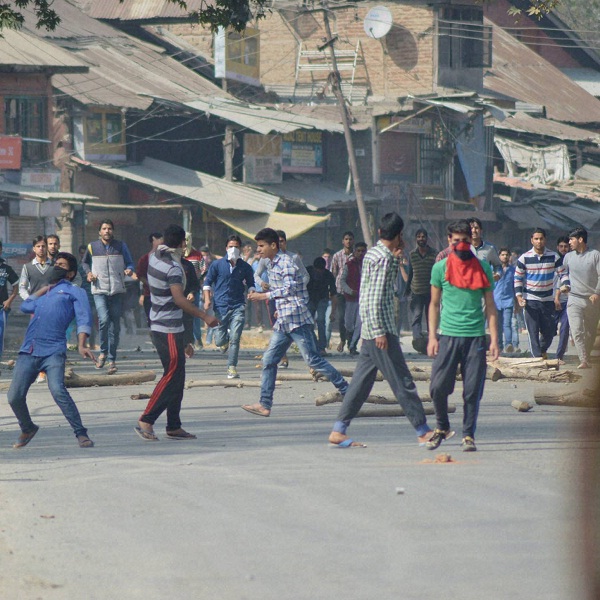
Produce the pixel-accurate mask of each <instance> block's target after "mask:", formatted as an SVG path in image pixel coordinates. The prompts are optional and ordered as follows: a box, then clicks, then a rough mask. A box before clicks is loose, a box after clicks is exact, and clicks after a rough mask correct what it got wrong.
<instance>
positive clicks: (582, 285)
mask: <svg viewBox="0 0 600 600" xmlns="http://www.w3.org/2000/svg"><path fill="white" fill-rule="evenodd" d="M569 247H570V248H571V252H567V254H565V257H564V259H563V265H564V266H565V267H566V268H567V270H568V272H569V281H570V284H571V288H570V292H569V299H568V300H567V316H568V317H569V326H570V328H571V333H572V335H573V341H574V342H575V348H576V349H577V354H578V356H579V366H578V367H577V368H578V369H589V368H590V366H589V361H590V353H591V351H592V348H593V347H594V340H595V339H596V331H597V329H598V320H599V319H600V252H598V250H591V249H590V248H588V245H587V231H586V230H585V229H584V228H583V227H576V228H575V229H573V231H571V232H570V233H569Z"/></svg>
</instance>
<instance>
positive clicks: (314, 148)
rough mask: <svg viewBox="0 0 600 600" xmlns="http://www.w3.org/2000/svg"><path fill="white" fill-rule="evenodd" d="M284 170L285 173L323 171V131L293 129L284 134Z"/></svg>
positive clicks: (315, 172)
mask: <svg viewBox="0 0 600 600" xmlns="http://www.w3.org/2000/svg"><path fill="white" fill-rule="evenodd" d="M281 150H282V170H283V172H284V173H311V174H318V175H320V174H322V173H323V133H322V132H321V131H302V130H298V131H293V132H291V133H287V134H285V135H284V136H283V144H282V148H281Z"/></svg>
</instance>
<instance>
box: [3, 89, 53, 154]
mask: <svg viewBox="0 0 600 600" xmlns="http://www.w3.org/2000/svg"><path fill="white" fill-rule="evenodd" d="M47 121H48V115H47V99H46V98H45V97H40V96H35V97H27V96H13V97H10V96H5V97H4V132H5V133H6V134H7V135H19V136H21V137H23V138H28V139H29V140H39V141H29V140H24V141H23V150H22V152H23V153H22V160H23V162H26V163H42V162H45V161H46V160H48V148H49V144H48V143H47V142H44V141H42V140H47V139H48V126H47Z"/></svg>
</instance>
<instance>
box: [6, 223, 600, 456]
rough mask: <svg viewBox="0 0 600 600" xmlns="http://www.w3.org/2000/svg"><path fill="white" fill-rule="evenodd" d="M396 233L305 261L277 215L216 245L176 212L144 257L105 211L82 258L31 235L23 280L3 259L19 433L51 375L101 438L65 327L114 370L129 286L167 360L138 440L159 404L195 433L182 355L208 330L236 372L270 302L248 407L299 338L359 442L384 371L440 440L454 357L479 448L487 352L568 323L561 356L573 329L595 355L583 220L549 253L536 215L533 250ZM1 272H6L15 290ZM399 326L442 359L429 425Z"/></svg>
mask: <svg viewBox="0 0 600 600" xmlns="http://www.w3.org/2000/svg"><path fill="white" fill-rule="evenodd" d="M403 230H404V222H403V220H402V218H401V217H400V216H399V215H398V214H396V213H389V214H387V215H385V216H384V217H383V218H382V220H381V222H380V226H379V229H378V237H379V239H378V241H377V243H376V244H375V246H374V247H372V248H370V249H369V248H368V247H367V244H365V243H364V242H357V243H355V238H354V234H353V232H351V231H346V232H344V234H343V236H342V248H341V249H340V250H339V251H338V252H335V253H333V252H332V251H331V250H329V249H325V251H324V252H323V253H322V256H319V257H317V258H316V259H315V260H314V262H313V264H312V265H311V266H309V267H308V269H307V268H305V266H304V264H303V262H302V259H301V257H300V256H299V255H298V254H295V253H292V252H290V251H288V250H287V238H286V235H285V232H284V231H275V230H273V229H270V228H265V229H262V230H261V231H259V232H258V233H257V234H256V236H255V239H254V242H255V243H256V248H254V245H253V244H252V243H250V242H246V243H242V240H241V238H240V237H239V236H237V235H230V236H229V237H227V239H226V240H225V241H224V244H223V251H224V254H223V256H222V257H218V256H214V255H213V254H212V253H211V252H210V250H209V248H208V247H207V246H203V247H201V248H200V249H199V250H197V249H195V248H194V247H193V246H192V244H191V239H190V237H189V234H186V232H185V231H184V230H183V229H182V228H181V227H179V226H178V225H170V226H168V227H167V228H166V229H165V231H164V232H152V233H150V235H149V236H148V242H149V244H150V249H149V252H148V253H147V254H144V255H143V256H142V257H141V258H140V259H139V261H138V262H137V265H135V264H134V262H133V258H132V255H131V252H130V251H129V248H128V246H127V244H126V243H125V242H123V241H120V240H117V239H115V237H114V224H113V223H112V221H110V220H108V219H107V220H104V221H103V222H102V223H101V224H100V227H99V232H98V239H97V240H95V241H93V242H91V243H90V244H88V245H87V246H81V247H80V248H79V254H80V264H79V265H78V264H77V260H76V259H75V257H74V256H72V255H71V254H69V253H65V252H60V239H59V238H58V236H57V235H50V236H46V237H44V236H37V237H36V238H35V239H34V240H33V244H32V248H33V255H34V256H33V259H32V260H31V262H28V263H27V264H25V265H24V266H23V269H22V272H21V275H20V277H19V276H18V275H17V274H16V273H15V272H14V270H13V269H12V268H11V267H10V266H9V265H7V264H6V262H5V261H3V260H1V259H0V300H1V302H2V308H3V310H2V311H1V313H2V319H0V329H1V330H2V331H3V329H4V326H5V323H6V314H7V313H8V311H9V310H10V307H11V304H12V302H13V301H14V299H15V297H16V295H17V293H19V294H20V295H21V297H22V298H23V303H22V306H21V310H22V311H23V312H24V313H26V314H30V315H31V321H30V324H29V326H28V328H27V332H26V334H25V340H24V342H23V345H22V346H21V348H20V351H19V356H18V360H17V364H16V367H15V375H14V377H13V382H12V384H11V387H10V390H9V393H8V398H9V403H10V406H11V408H12V409H13V411H14V413H15V415H16V417H17V419H18V421H19V426H20V428H21V435H20V436H19V438H18V440H17V442H16V443H15V444H14V446H15V447H17V448H21V447H23V446H25V445H27V444H28V443H29V442H30V441H31V439H32V438H33V436H34V435H35V434H36V432H37V430H38V426H37V425H35V424H34V423H33V421H32V420H31V416H30V414H29V412H28V409H27V403H26V396H27V391H28V390H29V387H30V386H31V385H32V384H33V382H34V381H35V380H36V379H37V380H38V381H47V382H48V385H49V388H50V392H51V394H52V396H53V398H54V399H55V401H56V403H57V405H58V406H59V408H60V409H61V410H62V412H63V414H64V415H65V417H66V418H67V420H68V422H69V423H70V425H71V427H72V429H73V431H74V433H75V436H76V437H77V440H78V442H79V445H80V446H81V447H82V448H85V447H91V446H93V442H92V440H91V439H90V438H89V437H88V436H87V430H86V429H85V428H84V427H83V425H82V422H81V418H80V415H79V412H78V411H77V407H76V406H75V403H74V402H73V400H72V398H71V396H70V394H69V392H68V391H67V389H66V387H65V385H64V369H65V358H66V343H67V340H68V338H69V332H70V331H75V332H76V336H77V348H78V350H79V352H80V354H81V355H82V356H83V357H84V358H88V359H91V360H93V361H94V363H95V367H96V368H97V369H103V368H104V367H105V366H107V373H108V374H115V373H116V372H117V370H118V367H117V356H118V347H119V340H120V331H121V318H122V317H123V314H124V312H127V310H128V309H131V308H132V304H131V301H128V297H132V298H133V304H134V305H135V304H139V306H140V307H143V310H144V313H145V315H146V319H147V323H148V327H149V329H150V332H151V339H152V342H153V344H154V346H155V348H156V350H157V352H158V355H159V358H160V360H161V362H162V365H163V369H164V372H163V376H162V378H161V380H160V381H159V382H158V384H157V386H156V388H155V389H154V392H153V393H152V395H151V397H150V400H149V402H148V405H147V407H146V409H145V410H144V412H143V413H142V415H141V416H140V418H139V420H138V423H137V426H136V427H135V431H136V433H137V434H138V435H139V436H140V437H141V438H142V439H144V440H145V441H157V440H158V439H159V438H158V436H157V435H156V433H155V431H154V424H155V422H156V421H157V419H158V418H159V417H160V416H161V415H162V413H163V412H166V413H167V415H166V416H167V423H166V435H167V436H168V437H170V438H173V439H179V440H187V439H194V438H195V436H194V435H193V434H191V433H189V432H187V431H186V430H184V429H183V428H182V423H181V419H180V410H181V402H182V398H183V386H184V382H185V362H186V359H187V358H190V357H191V356H193V354H194V351H195V350H200V349H201V348H202V347H203V345H204V344H208V343H210V342H211V340H214V343H215V344H216V346H218V347H219V348H220V349H221V351H222V352H223V354H227V370H226V373H227V377H228V378H229V379H236V378H239V374H238V372H237V364H238V356H239V349H240V341H241V337H242V335H243V331H244V328H245V326H246V324H247V322H249V321H250V319H251V318H252V315H254V316H255V317H258V318H259V319H260V320H259V321H257V322H259V323H260V326H261V327H263V321H262V318H263V316H264V315H267V316H268V318H269V325H270V326H271V327H272V329H273V331H272V335H271V338H270V342H269V346H268V348H267V349H266V351H265V352H264V354H263V356H262V375H261V392H260V398H259V401H258V402H257V403H254V404H248V405H243V406H242V408H243V409H244V410H245V411H247V412H249V413H252V414H253V415H256V416H261V417H269V416H270V415H271V412H272V410H273V399H274V391H275V381H276V376H277V370H278V368H280V367H284V368H285V367H286V366H287V354H286V353H287V350H288V348H289V347H290V345H291V344H292V343H295V344H296V345H297V347H298V349H299V351H300V354H301V355H302V358H303V359H304V361H305V362H306V364H307V365H308V366H309V367H310V369H311V370H313V371H315V372H317V373H320V374H322V375H323V376H324V377H325V378H326V379H327V380H328V381H329V382H331V384H332V385H333V386H334V387H335V388H336V389H337V391H338V392H339V394H341V396H342V399H343V401H342V405H341V408H340V412H339V415H338V418H337V419H336V422H335V423H334V426H333V429H332V432H331V434H330V436H329V441H330V443H331V444H332V445H334V446H336V447H339V448H356V447H365V445H364V444H362V443H359V442H355V441H354V440H352V439H351V438H350V437H349V436H348V435H347V430H348V428H349V426H350V423H351V421H352V419H353V418H354V417H355V416H356V415H357V414H358V411H359V410H360V407H361V406H362V404H363V403H364V402H365V400H366V399H367V397H368V395H369V393H370V391H371V389H372V387H373V384H374V382H375V377H376V375H377V371H378V370H379V371H381V372H382V373H383V374H384V376H385V379H386V381H388V383H389V385H390V387H391V388H392V390H393V392H394V394H395V396H396V398H397V400H398V402H399V403H400V405H401V406H402V408H403V409H404V411H405V413H406V415H407V417H408V420H409V421H410V422H411V424H412V425H413V427H414V429H415V431H416V433H417V438H418V442H419V444H421V445H423V446H426V447H427V448H429V449H434V448H437V447H438V446H439V445H440V444H441V443H442V442H443V441H444V440H447V439H449V438H450V437H452V436H453V435H455V432H454V431H452V429H451V428H450V423H449V419H448V396H449V395H450V394H451V393H452V392H453V391H454V382H455V380H456V373H457V370H458V368H459V367H460V369H461V373H462V380H463V400H464V414H463V428H462V434H463V435H462V438H463V441H462V446H463V450H464V451H467V452H469V451H474V450H476V445H475V430H476V423H477V415H478V408H479V403H480V400H481V397H482V394H483V389H484V383H485V372H486V360H487V358H486V354H487V353H489V356H490V358H491V359H494V358H497V357H498V356H499V354H500V353H501V352H504V353H508V354H514V353H516V352H519V351H520V349H521V348H520V345H519V341H520V335H522V334H523V333H525V335H526V337H527V342H528V350H529V352H530V353H531V355H532V356H534V357H544V358H546V357H547V356H548V350H549V348H550V345H551V343H552V341H553V338H554V337H555V335H556V333H557V328H559V329H560V338H559V343H558V348H557V353H556V358H557V359H558V360H559V362H561V363H564V355H565V352H566V350H567V347H568V343H569V339H572V341H573V343H574V345H575V348H576V351H577V354H578V359H579V366H578V368H579V369H588V368H589V367H590V360H591V359H590V355H591V350H592V347H593V344H594V339H595V334H596V330H597V326H598V321H599V319H600V252H598V251H597V250H593V249H591V248H589V247H588V239H587V231H586V230H585V229H584V228H583V227H577V228H575V229H573V230H572V231H570V232H569V233H568V235H565V236H561V237H560V238H559V239H558V240H557V245H556V250H551V249H549V248H547V246H546V232H545V231H544V230H543V229H541V228H536V229H535V230H534V231H533V232H532V235H531V249H530V250H527V251H526V252H518V251H515V250H514V249H512V250H511V249H510V248H508V247H501V248H500V249H499V250H497V249H496V247H495V246H494V245H492V244H490V243H489V242H487V241H485V240H484V239H483V237H482V234H483V226H482V223H481V221H479V219H477V218H472V219H471V220H468V221H466V220H462V221H456V222H453V223H450V224H449V225H448V227H447V237H448V239H447V241H448V245H447V247H446V248H445V249H443V250H441V251H439V252H438V251H437V250H436V249H434V248H433V247H432V246H430V244H429V236H428V233H427V231H426V230H424V229H419V230H418V231H417V232H416V234H415V245H414V248H413V249H410V248H407V244H406V242H405V241H404V239H403ZM0 253H1V245H0ZM17 281H18V285H17ZM132 282H133V283H132ZM7 284H11V285H12V292H11V293H10V295H9V293H8V285H7ZM132 290H133V291H132ZM50 314H52V315H53V318H52V319H49V318H48V315H50ZM96 319H97V323H98V342H99V344H98V345H99V353H98V355H97V356H96V355H95V354H94V352H93V349H94V339H93V336H94V322H95V320H96ZM50 321H51V322H50ZM334 322H337V326H338V329H339V336H340V341H339V344H338V345H337V347H336V349H337V351H338V352H339V353H342V352H344V349H345V348H347V350H348V352H349V354H350V355H352V356H358V359H357V364H356V368H355V372H354V376H353V378H352V380H351V382H350V383H348V382H347V381H346V380H345V379H344V377H343V376H342V375H341V374H340V373H339V371H338V370H337V369H336V368H335V367H334V366H333V365H331V363H330V362H329V361H328V360H327V357H328V356H330V352H329V351H328V350H329V349H330V347H331V334H332V325H333V323H334ZM126 324H127V320H126ZM203 324H205V325H207V334H206V338H205V340H203ZM315 324H316V330H317V331H316V333H315ZM406 328H409V329H410V331H411V333H412V337H413V346H414V347H415V348H417V349H419V348H421V351H423V352H424V353H427V354H428V355H429V356H430V357H432V358H433V366H432V376H431V385H430V392H431V396H432V399H433V404H434V408H435V417H436V427H435V428H434V429H432V428H431V427H429V425H428V424H427V419H426V417H425V414H424V412H423V408H422V405H421V401H420V399H419V395H418V393H417V390H416V386H415V384H414V381H413V379H412V376H411V374H410V371H409V370H408V367H407V365H406V362H405V359H404V354H403V352H402V349H401V345H400V335H401V332H402V331H403V330H404V329H406ZM486 329H487V331H489V334H488V336H486ZM0 337H2V336H0ZM359 342H361V343H360V345H359ZM17 375H18V377H17Z"/></svg>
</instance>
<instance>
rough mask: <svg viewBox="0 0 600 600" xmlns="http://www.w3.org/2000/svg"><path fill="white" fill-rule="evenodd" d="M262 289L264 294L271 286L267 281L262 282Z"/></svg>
mask: <svg viewBox="0 0 600 600" xmlns="http://www.w3.org/2000/svg"><path fill="white" fill-rule="evenodd" d="M260 287H261V288H262V289H263V291H264V292H267V291H268V290H269V288H270V287H271V286H270V285H269V284H268V283H267V282H266V281H261V282H260Z"/></svg>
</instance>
